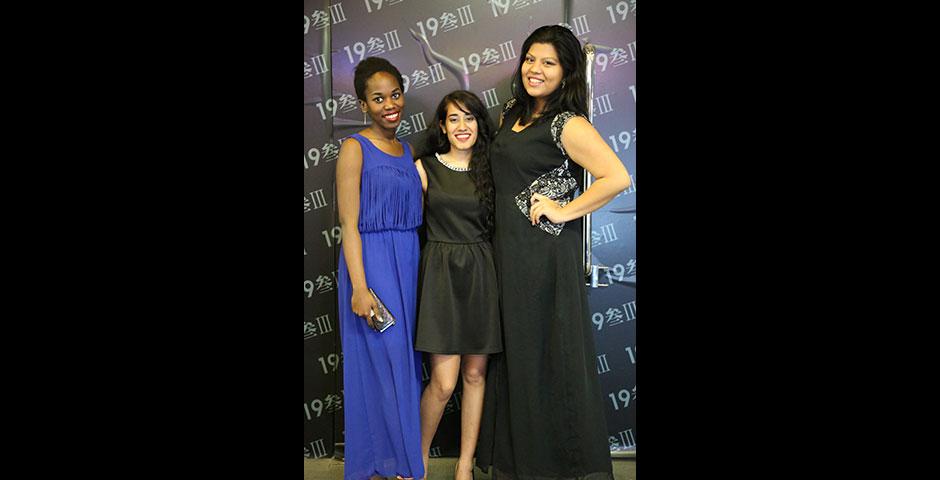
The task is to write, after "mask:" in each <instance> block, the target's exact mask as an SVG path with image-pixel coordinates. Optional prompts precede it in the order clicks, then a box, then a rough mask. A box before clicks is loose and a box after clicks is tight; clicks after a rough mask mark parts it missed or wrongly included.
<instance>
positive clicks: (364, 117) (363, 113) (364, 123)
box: [362, 112, 369, 125]
mask: <svg viewBox="0 0 940 480" xmlns="http://www.w3.org/2000/svg"><path fill="white" fill-rule="evenodd" d="M362 124H363V125H368V124H369V119H368V118H367V117H366V112H362Z"/></svg>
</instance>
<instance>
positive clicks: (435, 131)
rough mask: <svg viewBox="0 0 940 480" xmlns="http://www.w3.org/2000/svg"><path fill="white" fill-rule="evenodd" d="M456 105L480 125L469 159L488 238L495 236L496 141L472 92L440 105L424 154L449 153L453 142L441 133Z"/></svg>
mask: <svg viewBox="0 0 940 480" xmlns="http://www.w3.org/2000/svg"><path fill="white" fill-rule="evenodd" d="M450 104H454V106H455V107H457V108H458V109H459V110H460V111H462V112H464V113H468V114H470V115H473V116H474V118H476V122H477V141H476V143H474V144H473V150H472V152H471V155H470V172H468V173H469V174H470V179H471V180H473V185H474V187H475V188H476V192H477V197H478V198H479V199H480V204H481V205H483V227H484V229H485V234H486V237H487V238H489V237H491V236H492V234H493V224H494V223H495V222H494V218H493V215H494V210H495V209H494V198H495V195H496V194H495V190H494V189H493V173H492V170H491V169H490V142H491V141H492V139H493V127H492V125H490V119H489V115H487V113H486V107H484V106H483V102H481V101H480V98H479V97H477V96H476V95H475V94H474V93H473V92H468V91H466V90H455V91H453V92H450V93H448V94H447V95H445V96H444V98H443V99H441V103H439V104H438V105H437V111H436V112H435V113H434V124H433V125H434V126H433V128H430V129H429V130H430V132H428V137H427V143H426V145H425V148H424V150H423V152H424V154H425V155H433V154H435V153H441V154H444V153H447V152H449V151H450V140H449V139H448V138H447V134H446V133H444V132H442V131H441V125H442V124H444V125H446V124H447V122H446V120H447V106H448V105H450Z"/></svg>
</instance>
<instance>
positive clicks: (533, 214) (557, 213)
mask: <svg viewBox="0 0 940 480" xmlns="http://www.w3.org/2000/svg"><path fill="white" fill-rule="evenodd" d="M529 204H530V205H532V207H530V208H529V220H531V221H532V225H535V224H536V223H538V221H539V217H542V216H544V217H545V218H547V219H548V221H550V222H552V223H562V222H564V221H565V219H564V216H563V214H562V211H561V209H562V207H561V206H560V205H558V203H557V202H555V201H554V200H552V199H550V198H548V197H546V196H545V195H542V194H541V193H533V194H532V198H530V199H529Z"/></svg>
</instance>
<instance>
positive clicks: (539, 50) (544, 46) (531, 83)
mask: <svg viewBox="0 0 940 480" xmlns="http://www.w3.org/2000/svg"><path fill="white" fill-rule="evenodd" d="M521 73H522V85H523V87H525V91H526V93H528V94H529V96H530V97H532V98H535V99H545V98H546V97H548V96H549V95H551V94H552V93H553V92H554V91H555V90H557V89H558V87H559V86H561V81H562V79H564V76H565V72H564V70H563V69H562V68H561V62H559V61H558V52H556V51H555V47H554V46H552V44H550V43H533V44H532V46H531V47H529V51H528V52H526V54H525V60H524V61H523V62H522V69H521Z"/></svg>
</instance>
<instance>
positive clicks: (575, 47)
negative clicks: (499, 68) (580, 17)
mask: <svg viewBox="0 0 940 480" xmlns="http://www.w3.org/2000/svg"><path fill="white" fill-rule="evenodd" d="M533 43H548V44H551V45H552V46H553V47H555V51H556V52H558V61H559V63H561V69H562V70H563V72H564V76H563V77H562V82H563V85H564V86H559V87H558V88H557V89H556V90H555V91H554V92H552V93H551V94H550V95H549V96H548V98H546V99H545V108H544V109H543V110H542V112H541V117H539V119H538V121H539V122H542V121H544V120H548V119H551V118H554V117H555V115H557V114H559V113H561V112H564V111H572V112H575V113H577V114H579V115H584V116H585V117H587V116H588V114H587V80H586V79H585V77H584V65H585V59H584V52H583V51H582V50H581V42H579V41H578V38H577V37H575V36H574V34H573V33H571V30H568V29H567V28H565V27H562V26H559V25H545V26H543V27H539V28H537V29H535V31H534V32H532V34H531V35H529V38H526V39H525V43H523V44H522V55H520V56H519V65H518V66H517V67H516V73H515V75H513V79H512V88H513V94H514V95H515V97H516V102H517V106H516V108H522V116H521V117H520V120H519V122H520V123H521V124H523V125H526V124H528V123H529V122H531V121H532V115H533V114H534V113H535V99H534V98H532V97H530V96H529V92H527V91H526V90H525V86H524V84H523V83H522V65H523V63H524V62H525V57H526V55H527V54H528V53H529V48H531V47H532V44H533Z"/></svg>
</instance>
